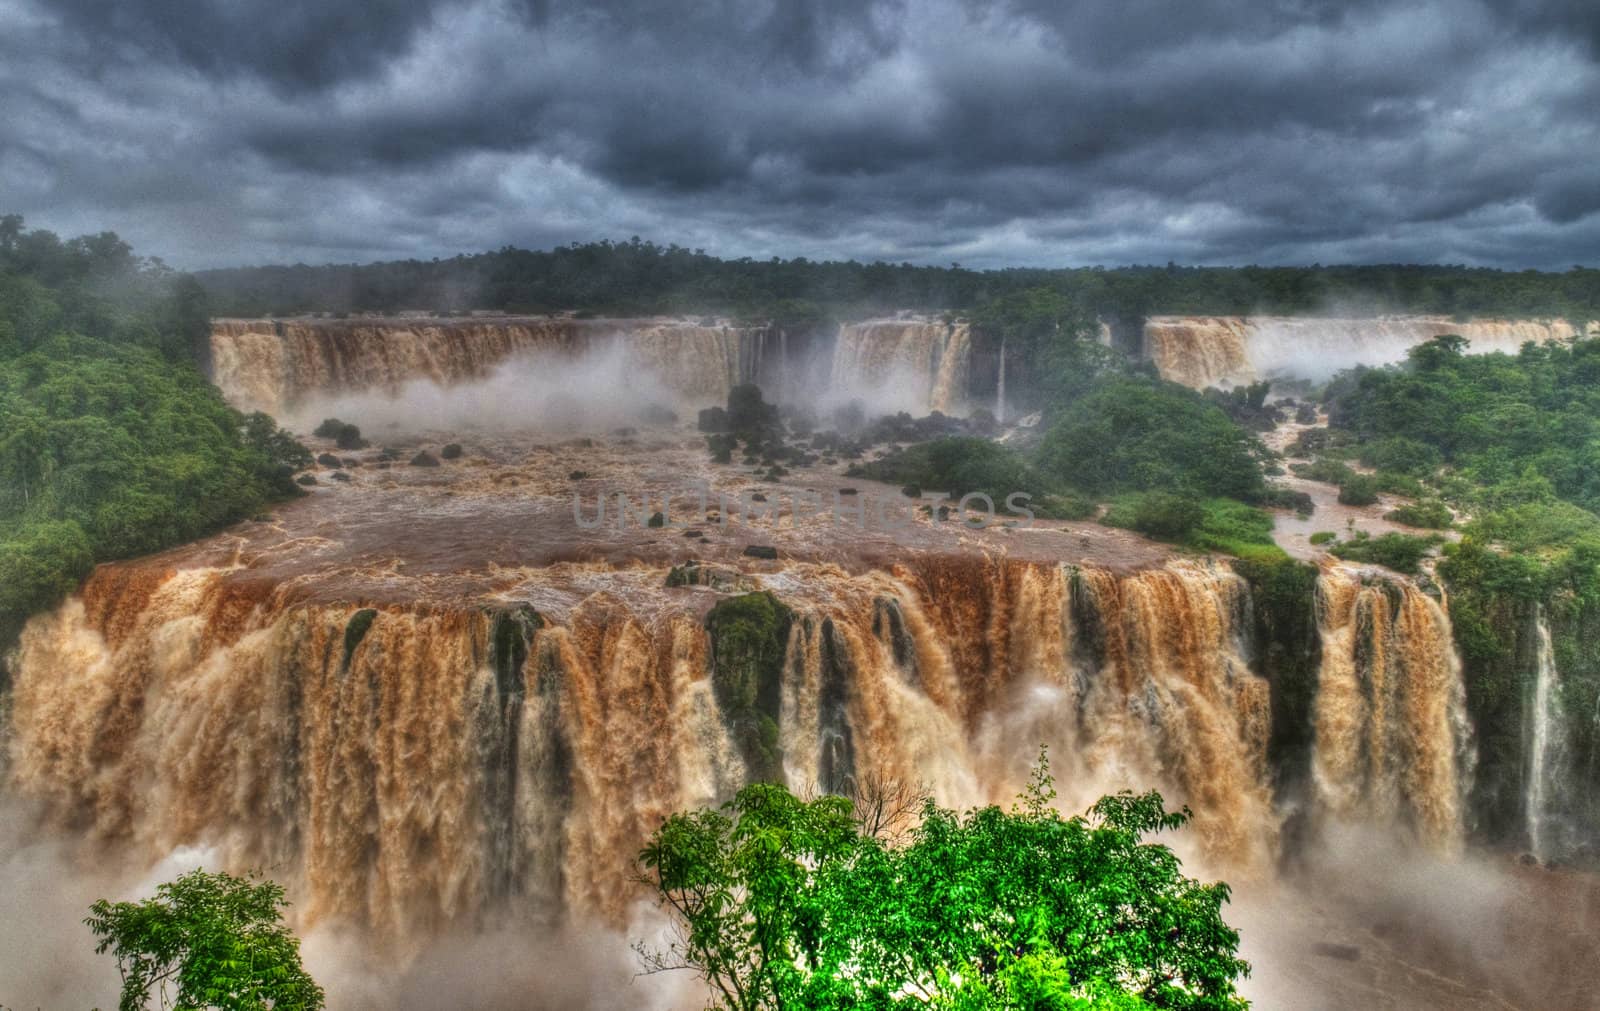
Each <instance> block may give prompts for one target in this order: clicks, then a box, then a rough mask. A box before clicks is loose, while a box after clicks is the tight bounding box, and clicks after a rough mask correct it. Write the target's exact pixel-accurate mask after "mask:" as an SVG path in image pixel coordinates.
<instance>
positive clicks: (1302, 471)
mask: <svg viewBox="0 0 1600 1011" xmlns="http://www.w3.org/2000/svg"><path fill="white" fill-rule="evenodd" d="M1289 469H1290V470H1291V471H1293V472H1294V475H1295V476H1296V477H1303V478H1305V479H1306V480H1307V481H1321V482H1323V483H1325V484H1339V485H1342V484H1344V483H1345V482H1346V481H1349V480H1350V479H1351V478H1353V477H1355V476H1356V472H1355V471H1354V470H1351V469H1350V465H1349V464H1347V463H1345V462H1344V461H1342V460H1338V459H1335V458H1334V457H1331V456H1319V457H1317V458H1316V459H1314V460H1312V461H1311V462H1310V463H1296V464H1291V465H1290V466H1289Z"/></svg>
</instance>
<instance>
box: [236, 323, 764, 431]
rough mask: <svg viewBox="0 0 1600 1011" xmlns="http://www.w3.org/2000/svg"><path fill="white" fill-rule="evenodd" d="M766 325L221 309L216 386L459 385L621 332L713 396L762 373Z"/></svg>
mask: <svg viewBox="0 0 1600 1011" xmlns="http://www.w3.org/2000/svg"><path fill="white" fill-rule="evenodd" d="M761 336H762V331H760V330H759V329H754V328H747V327H733V326H725V325H720V324H713V325H706V324H701V323H689V322H684V321H678V320H579V319H570V318H564V317H563V318H539V317H528V318H522V317H506V318H492V317H491V318H482V319H478V318H473V319H461V320H432V319H423V318H417V319H407V318H397V319H382V320H377V319H374V320H366V319H359V320H322V319H303V320H282V321H270V320H218V321H216V322H215V323H214V324H213V325H212V332H211V356H212V370H213V375H214V378H215V381H216V383H217V386H218V387H220V388H221V390H222V391H223V394H224V395H225V396H227V398H228V399H229V400H230V401H231V402H232V403H233V404H234V405H235V406H238V407H240V408H242V409H246V410H265V411H268V412H270V413H274V414H277V413H281V412H284V411H286V410H288V409H290V408H292V407H293V406H294V405H295V404H297V403H299V402H301V401H303V400H305V399H307V398H309V397H311V396H315V395H330V394H348V393H352V392H358V391H363V390H375V391H383V392H390V393H393V392H395V391H397V390H398V389H400V388H401V387H402V386H403V385H404V384H406V383H408V382H415V381H428V382H432V383H435V384H438V385H440V386H452V385H456V384H459V383H463V382H467V381H471V380H478V379H483V378H484V377H486V376H488V375H489V374H490V373H491V372H493V371H494V369H496V368H497V367H499V366H501V365H503V364H504V363H506V362H508V361H510V360H512V359H514V358H518V357H522V356H529V355H547V356H554V357H558V358H559V357H566V358H571V357H575V356H577V355H580V354H583V353H585V352H595V351H604V350H606V349H607V348H609V347H610V346H612V345H614V344H620V346H621V348H622V350H623V353H624V354H625V356H626V358H627V363H628V366H629V367H630V368H633V369H638V370H641V371H644V372H647V373H649V374H651V375H653V376H655V377H657V378H658V379H659V380H660V381H661V383H662V384H663V386H664V387H665V388H666V389H667V390H668V391H669V392H671V393H673V394H676V395H677V396H678V397H680V398H682V399H683V400H685V401H687V402H690V403H693V404H700V405H704V404H707V403H721V402H723V401H725V400H726V399H727V395H728V390H729V389H730V388H731V387H732V386H733V385H735V384H736V383H739V382H746V381H751V380H753V379H754V377H755V376H756V375H757V374H758V369H759V367H760V361H759V358H760V351H761V348H760V343H759V338H760V337H761Z"/></svg>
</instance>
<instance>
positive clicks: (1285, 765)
mask: <svg viewBox="0 0 1600 1011" xmlns="http://www.w3.org/2000/svg"><path fill="white" fill-rule="evenodd" d="M1233 568H1234V571H1235V572H1237V573H1238V574H1239V575H1240V576H1242V577H1243V578H1244V579H1245V580H1246V581H1247V582H1248V583H1249V584H1250V602H1251V606H1252V608H1253V609H1254V612H1255V623H1254V624H1255V630H1256V635H1257V651H1258V656H1259V660H1258V663H1259V665H1260V666H1259V672H1260V673H1261V675H1262V676H1263V677H1265V678H1266V679H1267V683H1268V684H1269V685H1270V686H1271V691H1272V719H1271V720H1270V726H1271V728H1272V729H1271V736H1270V738H1269V739H1268V742H1267V757H1268V765H1269V766H1270V768H1271V769H1272V775H1273V779H1274V784H1275V786H1276V788H1277V793H1278V796H1279V797H1280V799H1282V800H1283V801H1284V803H1285V806H1286V807H1290V806H1293V805H1294V803H1295V802H1297V801H1298V800H1300V799H1301V798H1300V797H1299V796H1296V794H1297V793H1298V792H1299V791H1301V790H1303V789H1304V788H1305V787H1306V785H1307V784H1308V783H1309V781H1310V776H1311V756H1312V750H1313V745H1314V743H1315V737H1316V732H1315V725H1314V721H1313V713H1314V711H1315V705H1316V697H1317V687H1318V686H1317V677H1318V669H1319V666H1320V662H1321V658H1322V635H1321V631H1320V630H1319V629H1318V627H1317V577H1318V575H1319V572H1318V569H1317V567H1316V566H1314V565H1308V564H1305V563H1303V562H1296V561H1294V560H1292V559H1290V558H1289V557H1288V556H1287V555H1280V556H1279V557H1277V558H1265V557H1261V556H1256V557H1250V558H1241V559H1239V560H1238V561H1235V562H1234V563H1233Z"/></svg>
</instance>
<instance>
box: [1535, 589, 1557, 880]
mask: <svg viewBox="0 0 1600 1011" xmlns="http://www.w3.org/2000/svg"><path fill="white" fill-rule="evenodd" d="M1535 628H1536V632H1537V645H1536V649H1535V663H1536V671H1535V674H1534V683H1533V706H1532V723H1533V742H1532V746H1531V747H1530V748H1529V749H1528V783H1527V818H1528V845H1529V846H1530V848H1531V849H1532V850H1533V855H1534V856H1536V857H1538V858H1539V859H1540V860H1548V859H1549V858H1550V857H1551V856H1552V855H1553V854H1554V851H1555V848H1556V847H1555V846H1554V845H1553V840H1552V839H1551V834H1552V829H1554V828H1555V827H1556V825H1555V811H1556V810H1557V805H1558V803H1559V799H1560V796H1559V795H1560V792H1561V785H1562V784H1561V769H1562V764H1563V761H1564V759H1565V751H1566V733H1565V728H1564V726H1563V724H1562V710H1561V675H1560V672H1559V671H1557V670H1556V655H1555V648H1554V646H1553V645H1552V644H1551V640H1550V623H1549V621H1548V620H1547V619H1546V618H1545V615H1544V610H1543V609H1542V608H1541V609H1540V610H1539V614H1538V618H1537V621H1536V622H1535Z"/></svg>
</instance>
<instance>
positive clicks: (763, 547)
mask: <svg viewBox="0 0 1600 1011" xmlns="http://www.w3.org/2000/svg"><path fill="white" fill-rule="evenodd" d="M744 553H745V554H746V555H748V556H749V557H751V558H765V559H767V560H768V561H775V560H776V559H777V557H778V549H777V548H775V547H773V546H772V545H770V544H750V545H747V546H746V547H745V549H744Z"/></svg>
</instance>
